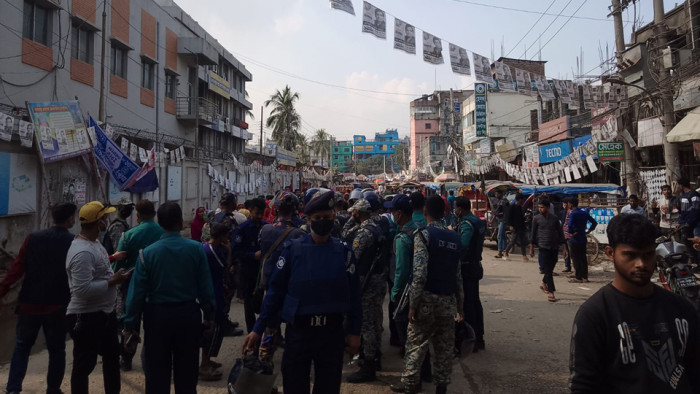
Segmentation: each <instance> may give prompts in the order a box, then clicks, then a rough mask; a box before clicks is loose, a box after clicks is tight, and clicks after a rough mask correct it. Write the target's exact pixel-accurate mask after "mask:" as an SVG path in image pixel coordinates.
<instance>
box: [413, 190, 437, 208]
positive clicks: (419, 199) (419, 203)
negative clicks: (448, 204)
mask: <svg viewBox="0 0 700 394" xmlns="http://www.w3.org/2000/svg"><path fill="white" fill-rule="evenodd" d="M408 198H410V199H411V205H413V210H414V211H422V210H423V207H424V206H425V197H424V196H423V194H421V192H413V193H411V195H410V196H409V197H408ZM440 201H442V199H440Z"/></svg>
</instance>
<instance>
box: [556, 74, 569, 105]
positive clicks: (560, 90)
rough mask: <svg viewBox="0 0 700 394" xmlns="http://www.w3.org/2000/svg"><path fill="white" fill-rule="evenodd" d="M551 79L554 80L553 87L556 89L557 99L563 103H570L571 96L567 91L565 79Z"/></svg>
mask: <svg viewBox="0 0 700 394" xmlns="http://www.w3.org/2000/svg"><path fill="white" fill-rule="evenodd" d="M552 81H553V82H554V88H555V89H557V94H558V95H559V100H561V102H562V103H564V104H571V96H569V91H568V90H567V88H566V81H562V80H559V79H552Z"/></svg>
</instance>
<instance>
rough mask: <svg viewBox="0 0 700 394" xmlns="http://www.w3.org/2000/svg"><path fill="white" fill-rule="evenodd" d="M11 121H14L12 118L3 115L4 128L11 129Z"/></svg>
mask: <svg viewBox="0 0 700 394" xmlns="http://www.w3.org/2000/svg"><path fill="white" fill-rule="evenodd" d="M13 123H14V119H12V118H11V117H9V116H6V117H5V130H11V129H12V124H13Z"/></svg>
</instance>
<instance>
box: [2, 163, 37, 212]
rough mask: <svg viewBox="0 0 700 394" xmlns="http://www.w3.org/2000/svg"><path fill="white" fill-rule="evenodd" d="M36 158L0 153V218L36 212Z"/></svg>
mask: <svg viewBox="0 0 700 394" xmlns="http://www.w3.org/2000/svg"><path fill="white" fill-rule="evenodd" d="M37 184H38V174H37V163H36V156H34V155H22V154H16V153H4V152H0V216H5V215H16V214H23V213H31V212H36V199H37V193H38V191H37Z"/></svg>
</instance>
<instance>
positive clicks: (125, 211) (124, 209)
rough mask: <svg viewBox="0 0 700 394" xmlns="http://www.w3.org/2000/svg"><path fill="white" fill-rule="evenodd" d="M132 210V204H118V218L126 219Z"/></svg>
mask: <svg viewBox="0 0 700 394" xmlns="http://www.w3.org/2000/svg"><path fill="white" fill-rule="evenodd" d="M133 212H134V204H119V212H118V215H119V218H121V219H124V220H126V219H128V218H129V216H131V214H132V213H133Z"/></svg>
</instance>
